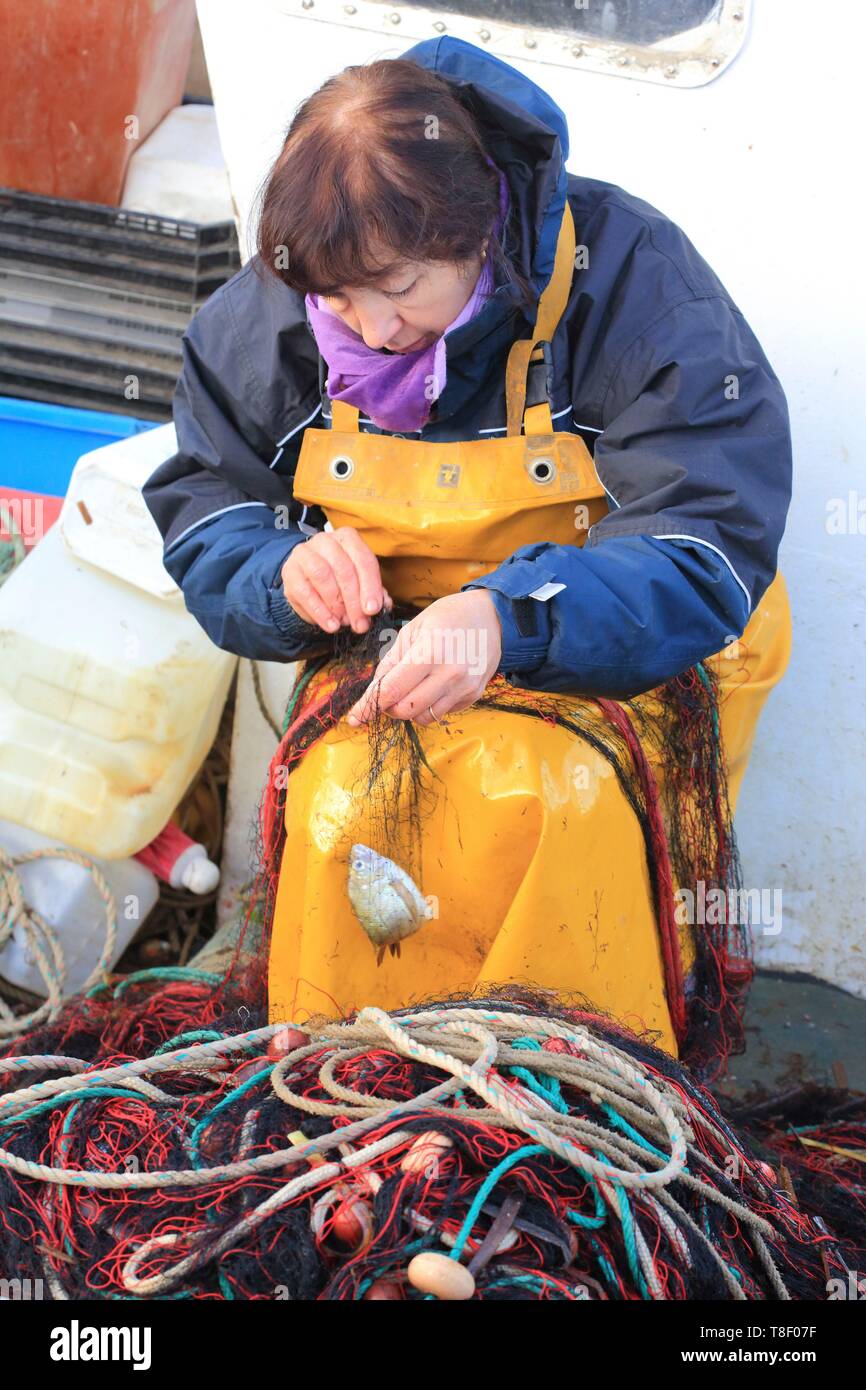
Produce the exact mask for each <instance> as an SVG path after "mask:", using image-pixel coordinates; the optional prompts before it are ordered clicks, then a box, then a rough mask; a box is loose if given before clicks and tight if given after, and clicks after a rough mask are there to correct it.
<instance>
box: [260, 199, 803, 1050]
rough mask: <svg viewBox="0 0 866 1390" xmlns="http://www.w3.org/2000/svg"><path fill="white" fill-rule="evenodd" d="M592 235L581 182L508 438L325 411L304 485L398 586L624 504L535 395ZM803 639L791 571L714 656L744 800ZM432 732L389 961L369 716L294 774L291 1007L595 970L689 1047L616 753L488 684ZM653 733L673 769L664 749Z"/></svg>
mask: <svg viewBox="0 0 866 1390" xmlns="http://www.w3.org/2000/svg"><path fill="white" fill-rule="evenodd" d="M574 245H575V236H574V225H573V221H572V217H571V212H570V210H569V208H568V205H567V204H566V208H565V213H564V216H563V222H562V226H561V230H560V235H559V241H558V245H557V254H556V262H555V267H554V272H553V276H552V278H551V281H550V283H549V285H548V287H547V289H546V290H545V292H544V294H543V295H542V297H541V301H540V304H539V311H538V317H537V322H536V325H535V329H534V332H533V336H532V338H531V339H525V340H520V341H518V342H516V343H515V344H514V345H513V347H512V348H511V351H510V354H509V358H508V363H507V369H506V392H507V409H508V431H507V437H506V438H505V439H501V438H500V439H489V440H485V439H480V440H471V441H466V442H456V443H441V444H439V443H433V442H430V443H428V442H425V441H407V440H403V439H399V438H396V437H394V436H389V435H376V434H363V433H360V432H359V430H358V411H357V410H356V409H355V408H354V407H351V406H347V405H345V404H344V403H341V402H339V401H334V402H333V418H332V425H333V428H332V429H330V430H315V429H308V430H307V431H306V433H305V436H304V441H303V446H302V449H301V454H300V458H299V462H298V468H297V472H296V475H295V489H294V490H295V496H296V497H297V498H299V499H300V500H301V501H303V502H306V503H309V504H313V503H315V504H318V505H319V506H321V507H322V508H323V509H324V511H325V513H326V515H327V517H328V519H329V521H330V522H331V524H332V525H333V526H335V527H337V526H353V527H355V528H356V530H357V531H358V532H360V534H361V535H363V537H364V539H365V540H366V541H367V543H368V545H369V546H370V548H371V549H372V550H373V551H374V553H375V554H376V555H377V556H378V557H379V560H380V566H381V572H382V578H383V582H384V584H385V586H386V588H387V589H388V590H389V592H390V593H391V594H392V596H393V597H394V599H395V601H403V602H405V603H411V604H413V605H415V606H416V607H418V608H423V607H424V606H426V605H427V604H428V603H430V602H432V601H433V600H435V599H437V598H441V597H444V596H445V595H446V594H451V593H456V592H458V590H459V589H460V587H461V585H462V584H464V583H467V582H468V581H469V580H470V579H473V578H477V577H478V576H480V575H483V574H487V573H489V572H490V571H491V570H492V569H494V568H495V567H496V566H497V565H499V564H500V563H502V561H504V560H505V559H506V558H507V557H508V556H509V555H510V554H512V553H513V552H514V551H515V550H516V549H517V547H518V546H521V545H526V544H529V543H532V542H540V541H552V542H555V543H558V544H571V545H582V544H583V542H584V540H585V538H586V532H587V530H588V528H589V526H591V525H592V524H593V523H594V522H596V521H598V520H599V519H600V518H601V517H602V516H603V515H604V514H605V512H606V510H607V507H606V503H605V494H604V490H603V488H602V486H601V484H600V483H599V481H598V477H597V474H596V472H595V468H594V466H593V462H592V459H591V456H590V454H589V452H588V450H587V448H586V446H585V444H584V443H583V441H582V440H581V439H580V437H579V436H578V435H575V434H570V433H567V432H556V431H554V429H553V422H552V419H551V412H550V407H549V405H548V404H544V405H537V406H533V407H530V408H528V409H526V410H524V406H525V400H526V376H527V370H528V367H529V363H530V359H531V358H532V360H535V359H534V358H533V354H534V353H540V349H538V348H537V347H536V345H537V344H539V343H541V342H544V341H549V340H550V339H552V337H553V332H554V329H555V327H556V324H557V322H558V321H559V318H560V316H561V314H562V312H563V310H564V308H565V304H566V302H567V299H568V294H569V291H570V287H571V281H572V273H573V265H574ZM521 422H522V423H523V426H524V433H523V434H521ZM789 645H790V619H789V612H788V603H787V595H786V591H785V586H784V582H783V580H782V578H781V576H779V577H777V578H776V580H775V581H774V583H773V584H772V585H771V586H770V588H769V589H768V590H767V593H766V594H765V596H764V598H763V600H762V602H761V603H760V605H759V606H758V608H757V609H756V611H755V612H754V614H753V615H752V618H751V620H750V622H749V624H748V627H747V628H746V631H745V633H744V635H743V637H742V638H741V639H740V641H739V642H738V644H737V647H736V656H735V659H731V652H730V650H726V652H725V653H720V654H718V655H717V656H716V657H713V658H711V659H710V665H712V666H714V668H715V670H716V672H717V674H718V676H719V679H720V725H721V731H722V738H723V742H724V745H725V749H726V754H727V759H728V768H729V777H730V795H731V801H732V804H733V803H735V801H736V797H737V793H738V791H739V787H740V782H741V780H742V776H743V772H744V771H745V767H746V762H747V759H748V756H749V751H750V748H751V743H752V738H753V734H754V730H755V726H756V723H757V719H758V714H759V712H760V709H761V706H762V705H763V703H764V700H765V698H766V696H767V693H768V692H769V690H770V689H771V687H772V686H773V685H774V684H775V683H776V681H777V680H778V679H779V678H780V676H781V675H782V673H783V671H784V669H785V666H786V664H787V660H788V655H789ZM498 679H500V680H501V677H500V678H498ZM563 698H564V697H562V696H561V695H560V696H558V697H557V699H558V700H560V701H561V700H562V699H563ZM565 698H566V699H568V700H569V701H571V702H572V703H573V705H575V706H580V705H584V707H585V708H586V707H587V706H588V705H589V704H590V703H591V702H588V701H584V700H583V699H582V697H580V696H573V697H572V696H569V697H565ZM640 698H641V699H642V700H651V698H652V696H651V695H648V696H642V697H640ZM593 710H594V712H595V713H596V714H597V711H596V710H595V706H593ZM598 717H599V718H601V716H600V715H599V716H598ZM418 734H419V737H420V740H421V744H422V747H423V752H424V756H425V758H426V760H427V762H428V763H429V765H430V767H431V768H432V769H433V770H434V771H435V772H436V773H437V774H438V778H439V779H441V780H440V781H437V780H432V781H431V783H430V787H431V788H432V795H433V796H434V798H435V800H434V804H433V807H432V810H431V809H430V806H429V797H430V795H431V791H430V789H428V792H427V797H428V801H427V803H426V805H427V810H426V813H425V816H424V818H423V822H422V828H421V829H422V850H421V858H422V862H423V882H421V883H419V887H420V888H421V891H422V893H423V894H424V895H425V897H427V898H428V899H430V900H432V901H433V902H435V903H436V915H435V917H434V919H433V920H431V921H429V922H427V923H426V924H425V925H424V926H423V927H422V928H421V930H420V931H419V932H417V933H416V934H415V935H414V936H412V937H410V938H409V939H408V940H405V941H404V942H403V943H402V948H401V952H400V955H399V957H392V956H391V955H389V954H386V955H385V958H384V960H383V962H382V964H381V965H377V962H376V952H375V950H374V949H373V948H372V947H371V943H370V941H369V939H368V938H367V936H366V934H365V932H364V931H363V930H362V928H361V926H360V924H359V923H358V921H357V919H356V917H355V915H354V913H353V911H352V907H351V904H350V902H349V898H348V894H347V872H348V859H349V851H350V848H351V846H352V844H353V843H355V842H360V843H362V844H369V845H371V846H372V847H373V848H374V849H376V850H377V851H379V852H380V853H382V854H386V855H388V856H389V857H391V858H393V859H395V861H396V862H397V863H401V860H402V859H403V858H404V856H402V855H401V852H400V847H399V846H396V845H383V844H380V843H377V842H376V839H375V829H374V827H373V826H372V825H371V824H370V822H369V814H370V810H369V806H368V804H367V802H366V801H365V799H364V798H363V797H359V796H357V795H353V794H352V789H353V788H357V787H358V786H362V785H363V781H364V774H365V771H366V769H367V767H368V763H369V746H368V733H367V730H366V729H365V728H364V727H361V728H358V729H351V728H349V727H348V726H347V725H346V724H345V722H342V721H341V722H340V723H339V724H338V725H337V726H336V727H335V728H333V729H331V730H330V732H328V733H327V734H326V735H325V736H324V737H323V738H321V739H320V740H319V742H318V743H315V744H314V745H313V746H312V748H311V749H310V750H309V751H308V752H307V753H306V754H305V756H304V758H303V760H302V761H301V763H300V765H299V766H298V767H297V768H296V770H295V771H293V772H292V774H291V777H290V778H289V781H288V790H287V796H286V810H285V818H286V836H287V838H286V844H285V849H284V853H283V859H282V865H281V871H280V878H279V884H278V890H277V898H276V904H275V911H274V919H273V929H272V937H271V947H270V960H269V999H270V1016H271V1019H272V1020H273V1021H277V1020H284V1019H294V1020H296V1021H302V1020H303V1019H304V1018H305V1017H306V1016H308V1015H309V1014H311V1013H315V1014H321V1013H326V1014H335V1013H336V1012H337V1011H338V1010H341V1011H348V1010H351V1009H353V1008H356V1007H361V1006H363V1005H366V1004H375V1005H379V1006H381V1007H383V1008H386V1009H392V1008H397V1007H399V1006H402V1005H406V1004H410V1003H412V1002H414V1001H417V1000H420V999H424V998H429V997H431V996H436V995H438V996H440V997H441V996H443V995H447V994H453V993H457V992H468V991H470V990H472V989H473V988H474V987H475V986H479V985H484V984H490V985H493V984H503V983H523V984H531V985H536V986H541V987H543V988H548V989H554V990H557V991H565V992H571V991H577V992H580V993H581V994H582V995H584V996H585V997H587V998H588V999H589V1000H590V1001H591V1002H592V1003H593V1004H594V1005H595V1006H597V1007H598V1008H599V1009H601V1010H603V1011H605V1012H607V1013H610V1014H612V1015H613V1016H614V1017H616V1018H618V1019H619V1020H621V1021H622V1022H624V1023H626V1024H629V1025H630V1026H632V1027H635V1028H637V1029H638V1030H641V1029H643V1028H648V1029H655V1030H658V1033H659V1045H660V1046H662V1047H664V1048H666V1049H667V1050H668V1051H669V1052H671V1053H673V1054H676V1050H677V1045H676V1041H675V1038H674V1033H673V1029H672V1024H671V1017H670V1013H669V1009H668V1003H667V1000H666V996H665V986H664V972H663V963H662V956H661V950H660V943H659V939H658V932H657V927H656V917H655V910H654V903H653V898H652V893H651V888H650V882H649V875H648V872H647V866H646V856H645V848H644V841H643V837H642V833H641V830H640V827H639V825H638V822H637V819H636V817H635V815H634V812H633V810H632V808H631V807H630V806H629V804H628V802H627V800H626V797H625V795H624V793H623V791H622V789H621V787H620V785H619V783H618V781H617V778H616V776H615V774H614V771H613V769H612V767H611V765H610V763H609V761H607V759H605V758H604V757H603V756H602V755H601V754H599V753H597V752H595V751H594V749H593V748H592V747H590V746H589V745H588V744H586V743H584V742H583V741H582V740H581V739H579V738H576V737H575V735H574V734H573V733H570V732H569V731H567V730H565V729H563V728H561V727H557V726H556V725H553V724H549V723H547V722H545V721H543V720H541V719H534V718H527V717H525V716H523V715H520V714H516V713H510V712H503V711H499V710H496V711H491V710H489V709H483V708H479V707H477V706H473V707H471V708H470V709H468V710H465V711H463V712H461V713H459V714H452V715H448V716H446V718H445V719H444V720H443V722H442V723H441V724H439V725H437V724H433V725H431V726H430V727H427V728H423V727H422V728H419V729H418ZM646 751H647V753H648V755H649V756H650V758H651V760H652V762H653V768H654V771H655V774H656V777H657V778H659V779H661V778H663V777H664V767H663V765H661V760H660V758H659V756H658V754H655V755H653V754H652V752H651V750H649V749H647V750H646ZM437 788H439V789H440V790H439V791H437V790H436V789H437ZM688 931H689V929H688V928H685V929H682V932H683V939H682V942H681V946H682V956H683V962H684V965H685V966H686V968H687V967H688V964H689V961H690V959H691V957H692V956H693V952H692V951H691V941H690V938H689V937H688Z"/></svg>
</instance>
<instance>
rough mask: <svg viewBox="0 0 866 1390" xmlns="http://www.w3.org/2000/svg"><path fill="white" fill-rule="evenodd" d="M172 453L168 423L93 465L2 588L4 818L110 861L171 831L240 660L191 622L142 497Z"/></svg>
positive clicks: (86, 464)
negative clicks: (145, 485)
mask: <svg viewBox="0 0 866 1390" xmlns="http://www.w3.org/2000/svg"><path fill="white" fill-rule="evenodd" d="M175 447H176V446H175V442H174V429H173V427H172V426H170V425H169V426H164V427H162V428H159V429H155V430H149V431H146V432H145V433H142V434H138V435H133V436H132V437H131V438H130V439H125V440H121V441H119V442H118V443H116V444H111V445H109V446H107V447H106V448H103V449H97V450H95V451H94V452H92V453H90V454H85V455H84V456H83V457H82V458H81V459H80V460H79V462H78V464H77V465H76V468H75V471H74V473H73V475H72V479H71V481H70V485H69V490H68V492H67V496H66V500H65V502H64V506H63V511H62V513H61V516H60V520H59V522H58V523H57V525H55V526H54V527H52V529H51V530H50V531H48V532H47V534H46V535H45V536H44V537H43V538H42V540H40V541H39V543H38V544H37V545H36V546H35V547H34V549H33V550H32V551H31V553H30V554H29V555H28V556H27V558H26V559H25V560H24V561H23V562H22V563H21V564H20V565H19V566H18V568H17V569H16V570H14V571H13V573H12V574H11V576H10V577H9V579H7V581H6V583H5V584H4V585H3V586H2V588H0V818H3V819H6V820H10V821H14V822H16V823H17V824H19V825H24V826H28V827H29V828H30V829H32V830H37V831H39V832H40V833H41V834H43V835H47V836H49V837H51V838H52V839H56V840H60V841H62V842H63V843H65V844H67V845H70V846H72V847H73V848H75V849H78V850H81V851H83V852H84V853H85V854H89V855H93V856H94V857H97V858H100V859H125V858H127V857H128V856H129V855H132V854H134V853H135V852H136V851H137V850H140V849H142V848H143V846H144V845H146V844H148V843H149V842H150V841H151V840H152V839H153V838H154V836H156V835H157V834H158V833H159V831H160V830H162V828H163V826H164V825H165V824H166V822H167V821H168V819H169V817H170V816H171V813H172V812H173V811H174V809H175V807H176V806H177V804H178V802H179V801H180V800H181V798H182V797H183V795H184V793H185V792H186V790H187V789H188V787H189V786H190V784H191V782H192V781H193V779H194V778H195V776H196V774H197V772H198V771H199V768H200V767H201V764H202V762H203V761H204V758H205V756H206V755H207V752H208V750H209V749H210V747H211V744H212V743H213V740H214V737H215V735H216V731H217V727H218V724H219V719H220V715H221V712H222V708H223V705H224V703H225V699H226V695H227V693H228V688H229V685H230V682H231V678H232V674H233V672H234V668H235V664H236V661H237V658H236V657H234V656H231V655H229V654H228V653H226V652H222V651H220V650H219V649H218V648H217V647H215V646H214V645H213V643H212V642H211V641H210V639H209V638H208V637H207V636H206V634H205V633H204V631H203V630H202V629H201V628H200V627H199V625H198V623H197V622H196V621H195V619H194V618H193V617H192V616H191V615H190V614H189V613H188V612H187V611H186V608H185V607H184V603H183V596H182V595H181V593H180V591H179V589H178V588H177V586H176V585H175V584H174V582H173V581H172V579H171V577H170V576H169V575H168V574H167V573H166V571H165V569H164V568H163V565H162V539H161V537H160V535H159V532H158V530H157V528H156V525H155V524H154V522H153V519H152V518H151V516H150V513H149V512H148V510H147V508H146V506H145V504H144V500H143V498H142V496H141V485H142V483H143V482H144V481H145V480H146V479H147V478H148V477H149V476H150V474H151V473H152V472H153V470H154V468H156V467H157V466H158V464H159V463H161V462H162V461H163V460H164V459H165V458H167V457H168V456H169V455H170V454H171V453H172V452H173V451H174V448H175Z"/></svg>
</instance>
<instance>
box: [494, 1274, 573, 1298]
mask: <svg viewBox="0 0 866 1390" xmlns="http://www.w3.org/2000/svg"><path fill="white" fill-rule="evenodd" d="M515 1288H524V1289H532V1291H533V1293H543V1292H544V1290H545V1289H546V1288H552V1289H553V1290H554V1292H555V1293H558V1294H559V1296H560V1298H564V1295H563V1293H562V1290H561V1289H560V1288H559V1286H558V1285H557V1284H555V1283H554V1282H553V1280H552V1279H546V1278H545V1277H544V1275H543V1274H514V1275H511V1276H508V1277H505V1278H502V1279H494V1281H493V1283H491V1284H487V1285H486V1286H485V1290H484V1291H485V1293H486V1292H487V1290H488V1289H515ZM566 1301H567V1300H566Z"/></svg>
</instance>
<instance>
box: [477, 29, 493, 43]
mask: <svg viewBox="0 0 866 1390" xmlns="http://www.w3.org/2000/svg"><path fill="white" fill-rule="evenodd" d="M478 37H479V39H481V40H482V42H483V43H488V42H489V40H490V30H489V29H479V30H478Z"/></svg>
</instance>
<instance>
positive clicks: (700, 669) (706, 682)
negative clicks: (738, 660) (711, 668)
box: [695, 661, 719, 743]
mask: <svg viewBox="0 0 866 1390" xmlns="http://www.w3.org/2000/svg"><path fill="white" fill-rule="evenodd" d="M695 670H696V671H697V673H698V676H699V678H700V680H701V682H702V684H703V686H704V688H705V689H706V690H707V692H708V693H709V695H710V696H711V697H712V706H711V708H712V714H713V734H714V736H715V740H716V742H717V743H718V741H719V711H718V709H717V708H716V700H715V691H714V690H713V683H712V681H711V680H710V678H709V676H708V675H707V673H706V671H705V669H704V664H703V662H702V661H699V662H697V664H696V666H695Z"/></svg>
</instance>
